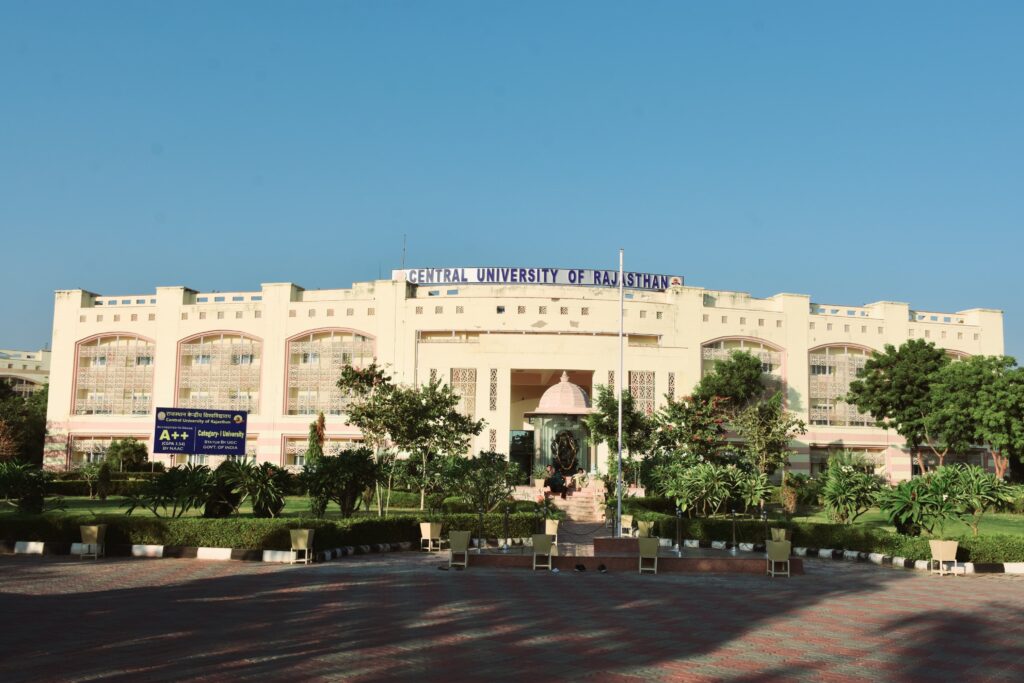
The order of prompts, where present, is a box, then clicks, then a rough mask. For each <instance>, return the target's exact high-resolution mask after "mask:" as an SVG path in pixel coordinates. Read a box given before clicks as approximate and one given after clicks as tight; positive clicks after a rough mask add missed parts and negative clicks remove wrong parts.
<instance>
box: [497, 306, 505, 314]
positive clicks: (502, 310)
mask: <svg viewBox="0 0 1024 683" xmlns="http://www.w3.org/2000/svg"><path fill="white" fill-rule="evenodd" d="M495 311H497V313H499V314H501V313H504V312H505V307H504V306H498V307H497V308H496V309H495Z"/></svg>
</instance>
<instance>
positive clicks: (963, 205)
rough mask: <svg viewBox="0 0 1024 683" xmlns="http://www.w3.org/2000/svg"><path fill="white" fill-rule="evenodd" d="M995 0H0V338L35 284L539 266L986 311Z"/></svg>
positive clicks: (1020, 63) (1011, 321)
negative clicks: (621, 261) (620, 263)
mask: <svg viewBox="0 0 1024 683" xmlns="http://www.w3.org/2000/svg"><path fill="white" fill-rule="evenodd" d="M1022 35H1024V3H1020V2H985V3H968V2H961V3H950V2H909V1H908V2H899V3H893V2H846V3H840V2H830V3H822V2H807V3H801V2H779V3H766V2H750V3H746V2H716V3H707V2H681V1H673V2H653V1H647V2H639V3H637V2H595V1H593V0H590V1H587V2H529V1H524V0H516V1H515V2H442V1H440V0H434V1H432V2H411V1H410V2H387V1H383V0H373V1H367V2H341V1H330V2H308V1H291V2H268V3H262V2H254V1H246V2H228V1H222V2H216V3H210V2H188V1H184V0H178V1H176V2H173V3H168V2H143V1H137V0H136V1H132V2H114V1H104V2H94V3H81V2H47V1H42V0H31V1H25V2H16V1H13V0H0V291H2V292H3V296H2V297H0V348H5V347H6V348H22V349H35V348H39V347H41V346H43V345H45V344H47V343H48V340H49V339H50V335H51V328H52V307H53V292H54V290H57V289H75V288H82V289H87V290H90V291H93V292H97V293H101V294H108V295H118V294H141V293H149V292H153V291H154V288H155V287H156V286H163V285H185V286H188V287H192V288H194V289H199V290H203V291H210V290H220V291H237V290H256V289H258V288H259V285H260V283H261V282H285V281H289V282H296V283H298V284H300V285H302V286H304V287H306V288H338V287H347V286H349V285H350V284H351V283H352V282H354V281H363V280H368V279H375V278H377V277H378V276H380V275H383V276H384V277H387V276H388V275H389V273H390V271H391V270H392V269H394V268H398V267H399V266H400V265H401V259H402V240H403V235H405V236H407V238H406V239H407V257H406V262H407V265H408V266H409V267H444V266H523V267H529V266H560V267H579V268H615V267H617V260H618V249H619V248H623V249H625V260H626V268H627V269H628V270H633V271H644V272H655V273H667V274H679V275H683V276H685V278H686V281H687V284H691V285H695V286H702V287H707V288H709V289H728V290H739V291H746V292H750V293H751V294H753V295H754V296H770V295H772V294H775V293H777V292H797V293H805V294H810V295H811V297H812V300H814V301H816V302H821V303H829V304H844V305H859V304H864V303H869V302H873V301H878V300H889V301H905V302H908V303H910V304H911V306H912V307H913V308H918V309H922V310H928V311H941V312H952V311H957V310H962V309H966V308H975V307H984V308H998V309H1002V310H1003V311H1005V316H1006V318H1005V341H1006V351H1007V353H1008V354H1011V355H1016V356H1018V357H1024V301H1022V298H1021V295H1020V292H1021V287H1020V285H1019V284H1018V282H1019V279H1020V276H1021V270H1022V266H1024V259H1022V253H1024V249H1022V247H1024V87H1022V86H1024V83H1022V80H1024V40H1021V36H1022Z"/></svg>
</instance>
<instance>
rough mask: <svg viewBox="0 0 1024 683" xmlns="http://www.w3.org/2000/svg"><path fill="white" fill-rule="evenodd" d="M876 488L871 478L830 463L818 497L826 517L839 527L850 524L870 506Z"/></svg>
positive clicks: (838, 463)
mask: <svg viewBox="0 0 1024 683" xmlns="http://www.w3.org/2000/svg"><path fill="white" fill-rule="evenodd" d="M879 487H880V482H879V480H878V477H876V476H875V475H873V474H868V473H867V472H864V471H862V470H859V469H857V468H856V467H854V466H853V465H847V464H843V463H842V462H841V461H833V460H830V461H829V467H828V471H826V472H825V484H824V486H822V489H821V493H822V498H823V499H824V501H825V509H826V510H827V511H828V515H829V517H831V518H832V520H833V521H835V522H837V523H839V524H852V523H853V522H855V521H856V520H857V518H858V517H860V516H861V515H862V514H864V513H865V512H867V511H868V510H869V509H870V508H871V506H872V505H873V504H874V502H875V496H876V494H877V493H878V489H879Z"/></svg>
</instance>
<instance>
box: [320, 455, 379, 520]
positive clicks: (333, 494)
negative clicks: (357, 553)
mask: <svg viewBox="0 0 1024 683" xmlns="http://www.w3.org/2000/svg"><path fill="white" fill-rule="evenodd" d="M301 479H302V485H303V487H304V489H305V490H306V491H307V492H308V493H309V500H310V508H311V512H312V513H313V516H314V517H321V516H323V514H324V513H325V512H326V510H327V504H328V502H334V503H337V504H338V508H339V509H340V510H341V514H342V515H343V516H345V517H349V516H351V515H352V513H353V512H354V511H355V509H356V505H358V504H359V501H360V499H361V497H362V494H363V491H365V490H366V489H367V488H368V487H370V486H373V484H374V482H375V481H376V479H377V465H376V463H374V461H373V451H371V450H370V449H369V448H354V449H351V450H346V451H342V452H341V453H338V454H337V455H332V456H325V457H323V458H315V459H314V460H313V461H312V462H310V463H308V464H307V465H306V467H305V469H303V471H302V475H301Z"/></svg>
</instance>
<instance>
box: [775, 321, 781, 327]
mask: <svg viewBox="0 0 1024 683" xmlns="http://www.w3.org/2000/svg"><path fill="white" fill-rule="evenodd" d="M775 327H780V328H781V327H782V321H781V320H776V321H775Z"/></svg>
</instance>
